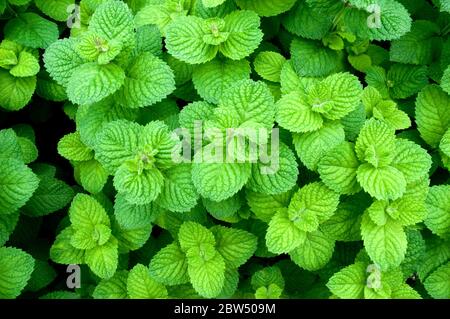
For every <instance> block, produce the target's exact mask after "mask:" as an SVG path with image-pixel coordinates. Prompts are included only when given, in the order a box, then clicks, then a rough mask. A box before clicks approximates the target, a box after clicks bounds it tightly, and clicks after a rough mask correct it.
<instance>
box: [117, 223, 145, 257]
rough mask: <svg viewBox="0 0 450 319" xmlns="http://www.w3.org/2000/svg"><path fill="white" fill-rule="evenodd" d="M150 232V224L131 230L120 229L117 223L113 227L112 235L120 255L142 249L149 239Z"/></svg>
mask: <svg viewBox="0 0 450 319" xmlns="http://www.w3.org/2000/svg"><path fill="white" fill-rule="evenodd" d="M151 232H152V225H151V224H144V225H139V226H138V227H136V228H133V229H125V228H121V227H120V225H119V224H117V223H114V225H113V233H114V236H115V237H116V239H117V240H118V242H119V253H120V254H122V253H128V252H130V251H134V250H138V249H139V248H142V247H143V246H144V245H145V243H146V242H147V241H148V239H149V238H150V234H151Z"/></svg>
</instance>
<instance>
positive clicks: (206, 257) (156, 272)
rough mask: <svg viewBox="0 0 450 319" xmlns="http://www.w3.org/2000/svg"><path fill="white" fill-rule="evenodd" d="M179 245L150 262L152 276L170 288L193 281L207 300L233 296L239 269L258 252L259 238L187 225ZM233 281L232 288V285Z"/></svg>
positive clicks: (233, 230) (167, 249) (191, 224)
mask: <svg viewBox="0 0 450 319" xmlns="http://www.w3.org/2000/svg"><path fill="white" fill-rule="evenodd" d="M178 242H179V245H178V244H177V243H173V244H170V245H169V246H167V247H165V248H163V249H162V250H160V251H159V252H158V253H157V254H156V255H155V257H153V259H152V261H151V263H150V273H151V274H152V275H153V276H154V277H155V279H156V280H157V281H159V282H161V283H164V284H166V285H179V284H184V283H187V282H189V281H190V282H191V283H192V285H193V287H194V289H195V290H196V291H197V292H198V293H199V294H200V295H201V296H204V297H207V298H215V297H217V296H219V295H224V296H228V297H230V296H232V295H233V294H234V291H235V289H236V286H237V282H238V277H237V275H238V273H237V271H236V269H237V268H238V267H240V266H241V265H242V264H244V263H245V262H246V261H247V259H249V258H250V257H251V256H252V255H253V253H254V251H255V250H256V244H257V242H256V238H255V237H254V236H253V235H252V234H250V233H248V232H246V231H243V230H238V229H231V228H226V227H222V226H215V227H213V228H211V229H210V230H208V229H207V228H205V227H204V226H202V225H200V224H198V223H194V222H185V223H184V224H182V226H181V227H180V230H179V233H178ZM230 281H231V282H232V283H233V284H231V287H229V282H230Z"/></svg>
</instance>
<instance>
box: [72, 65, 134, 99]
mask: <svg viewBox="0 0 450 319" xmlns="http://www.w3.org/2000/svg"><path fill="white" fill-rule="evenodd" d="M124 80H125V72H124V71H123V70H122V69H121V68H120V67H119V66H117V65H115V64H113V63H110V64H105V65H99V64H97V63H93V62H92V63H86V64H83V65H81V66H79V67H78V68H76V69H75V70H73V74H72V76H71V77H70V79H69V81H68V83H67V96H68V97H69V100H70V101H71V102H73V103H76V104H80V105H82V104H92V103H95V102H98V101H101V100H103V99H104V98H106V97H108V96H109V95H111V94H113V93H114V92H116V91H117V90H118V89H119V88H120V87H121V86H122V85H123V84H124Z"/></svg>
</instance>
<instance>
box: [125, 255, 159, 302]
mask: <svg viewBox="0 0 450 319" xmlns="http://www.w3.org/2000/svg"><path fill="white" fill-rule="evenodd" d="M127 291H128V295H129V296H130V298H131V299H164V298H167V289H166V287H164V286H163V285H162V284H160V283H158V282H156V281H155V280H154V279H153V278H152V277H151V276H150V273H149V270H148V268H147V267H145V266H144V265H141V264H137V265H136V266H134V267H133V269H131V270H130V273H129V275H128V280H127Z"/></svg>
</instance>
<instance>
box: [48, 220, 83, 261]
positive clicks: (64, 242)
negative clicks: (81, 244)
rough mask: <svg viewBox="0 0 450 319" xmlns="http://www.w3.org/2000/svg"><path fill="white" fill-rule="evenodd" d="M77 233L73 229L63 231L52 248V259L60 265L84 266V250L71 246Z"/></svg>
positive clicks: (68, 228)
mask: <svg viewBox="0 0 450 319" xmlns="http://www.w3.org/2000/svg"><path fill="white" fill-rule="evenodd" d="M74 233H75V231H74V229H73V228H72V227H67V228H65V229H63V230H62V231H61V232H60V233H59V234H58V236H56V239H55V242H54V243H53V245H52V246H51V248H50V258H51V260H53V261H54V262H56V263H58V264H66V265H70V264H83V263H84V250H81V249H77V248H75V247H73V246H72V245H71V243H70V242H71V238H72V236H73V235H74Z"/></svg>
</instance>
